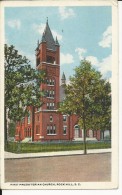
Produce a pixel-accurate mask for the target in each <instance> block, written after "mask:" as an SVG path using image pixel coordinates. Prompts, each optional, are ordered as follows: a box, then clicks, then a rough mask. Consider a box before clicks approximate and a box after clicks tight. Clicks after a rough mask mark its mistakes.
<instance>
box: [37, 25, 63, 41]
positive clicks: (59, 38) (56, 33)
mask: <svg viewBox="0 0 122 195" xmlns="http://www.w3.org/2000/svg"><path fill="white" fill-rule="evenodd" d="M33 28H34V29H35V30H36V31H37V32H38V33H39V34H41V35H42V34H43V32H44V30H45V24H43V23H42V24H40V25H37V24H33ZM51 32H52V34H53V36H54V38H55V37H57V39H58V40H59V41H60V40H62V35H60V34H59V33H58V32H57V31H55V30H53V29H51Z"/></svg>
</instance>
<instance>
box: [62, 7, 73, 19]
mask: <svg viewBox="0 0 122 195" xmlns="http://www.w3.org/2000/svg"><path fill="white" fill-rule="evenodd" d="M59 14H60V16H61V19H62V20H64V19H67V18H69V17H74V16H75V13H74V11H73V9H72V8H67V7H59Z"/></svg>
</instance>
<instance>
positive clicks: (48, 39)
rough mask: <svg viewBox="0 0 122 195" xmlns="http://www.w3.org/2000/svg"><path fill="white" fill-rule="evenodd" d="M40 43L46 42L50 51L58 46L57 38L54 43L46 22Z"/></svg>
mask: <svg viewBox="0 0 122 195" xmlns="http://www.w3.org/2000/svg"><path fill="white" fill-rule="evenodd" d="M42 42H46V43H47V48H48V49H52V50H56V45H59V43H58V40H57V38H56V42H55V41H54V38H53V35H52V32H51V30H50V27H49V25H48V20H47V22H46V27H45V30H44V33H43V35H42Z"/></svg>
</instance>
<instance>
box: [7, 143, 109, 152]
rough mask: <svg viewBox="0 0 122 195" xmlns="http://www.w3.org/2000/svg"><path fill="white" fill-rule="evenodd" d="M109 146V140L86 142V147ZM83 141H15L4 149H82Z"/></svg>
mask: <svg viewBox="0 0 122 195" xmlns="http://www.w3.org/2000/svg"><path fill="white" fill-rule="evenodd" d="M102 148H111V143H110V142H96V143H87V149H102ZM83 149H84V146H83V143H76V142H64V143H17V142H8V143H7V144H6V147H5V150H6V151H8V152H13V153H34V152H54V151H71V150H83Z"/></svg>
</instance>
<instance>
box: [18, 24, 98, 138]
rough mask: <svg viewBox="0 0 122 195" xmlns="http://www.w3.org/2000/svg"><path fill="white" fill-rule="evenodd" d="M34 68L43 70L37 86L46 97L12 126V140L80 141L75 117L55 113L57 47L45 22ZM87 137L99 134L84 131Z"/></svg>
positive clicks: (58, 92)
mask: <svg viewBox="0 0 122 195" xmlns="http://www.w3.org/2000/svg"><path fill="white" fill-rule="evenodd" d="M35 55H36V68H37V69H38V70H46V73H47V80H46V83H42V84H41V85H40V89H41V90H45V91H46V92H47V93H46V94H47V95H46V97H43V98H42V99H41V101H43V102H44V104H43V105H42V107H40V108H35V109H34V111H33V110H32V109H33V107H32V108H31V107H30V110H29V115H28V117H25V118H24V119H23V121H22V123H18V124H17V126H16V134H15V140H16V141H19V140H21V141H22V140H24V139H27V138H28V139H30V140H32V141H51V140H67V141H68V140H74V139H76V138H83V130H82V129H80V128H79V126H78V117H77V115H72V116H69V115H63V114H62V113H59V112H58V110H57V106H58V103H59V102H61V101H62V100H63V99H64V98H65V94H64V88H63V86H64V84H65V83H66V77H65V74H64V73H63V75H62V78H61V85H60V45H59V42H58V40H57V38H56V39H55V40H54V38H53V35H52V33H51V30H50V27H49V24H48V21H47V22H46V27H45V30H44V33H43V35H42V40H41V42H40V43H38V46H37V48H36V54H35ZM87 137H91V138H97V140H100V131H92V130H88V131H87Z"/></svg>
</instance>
